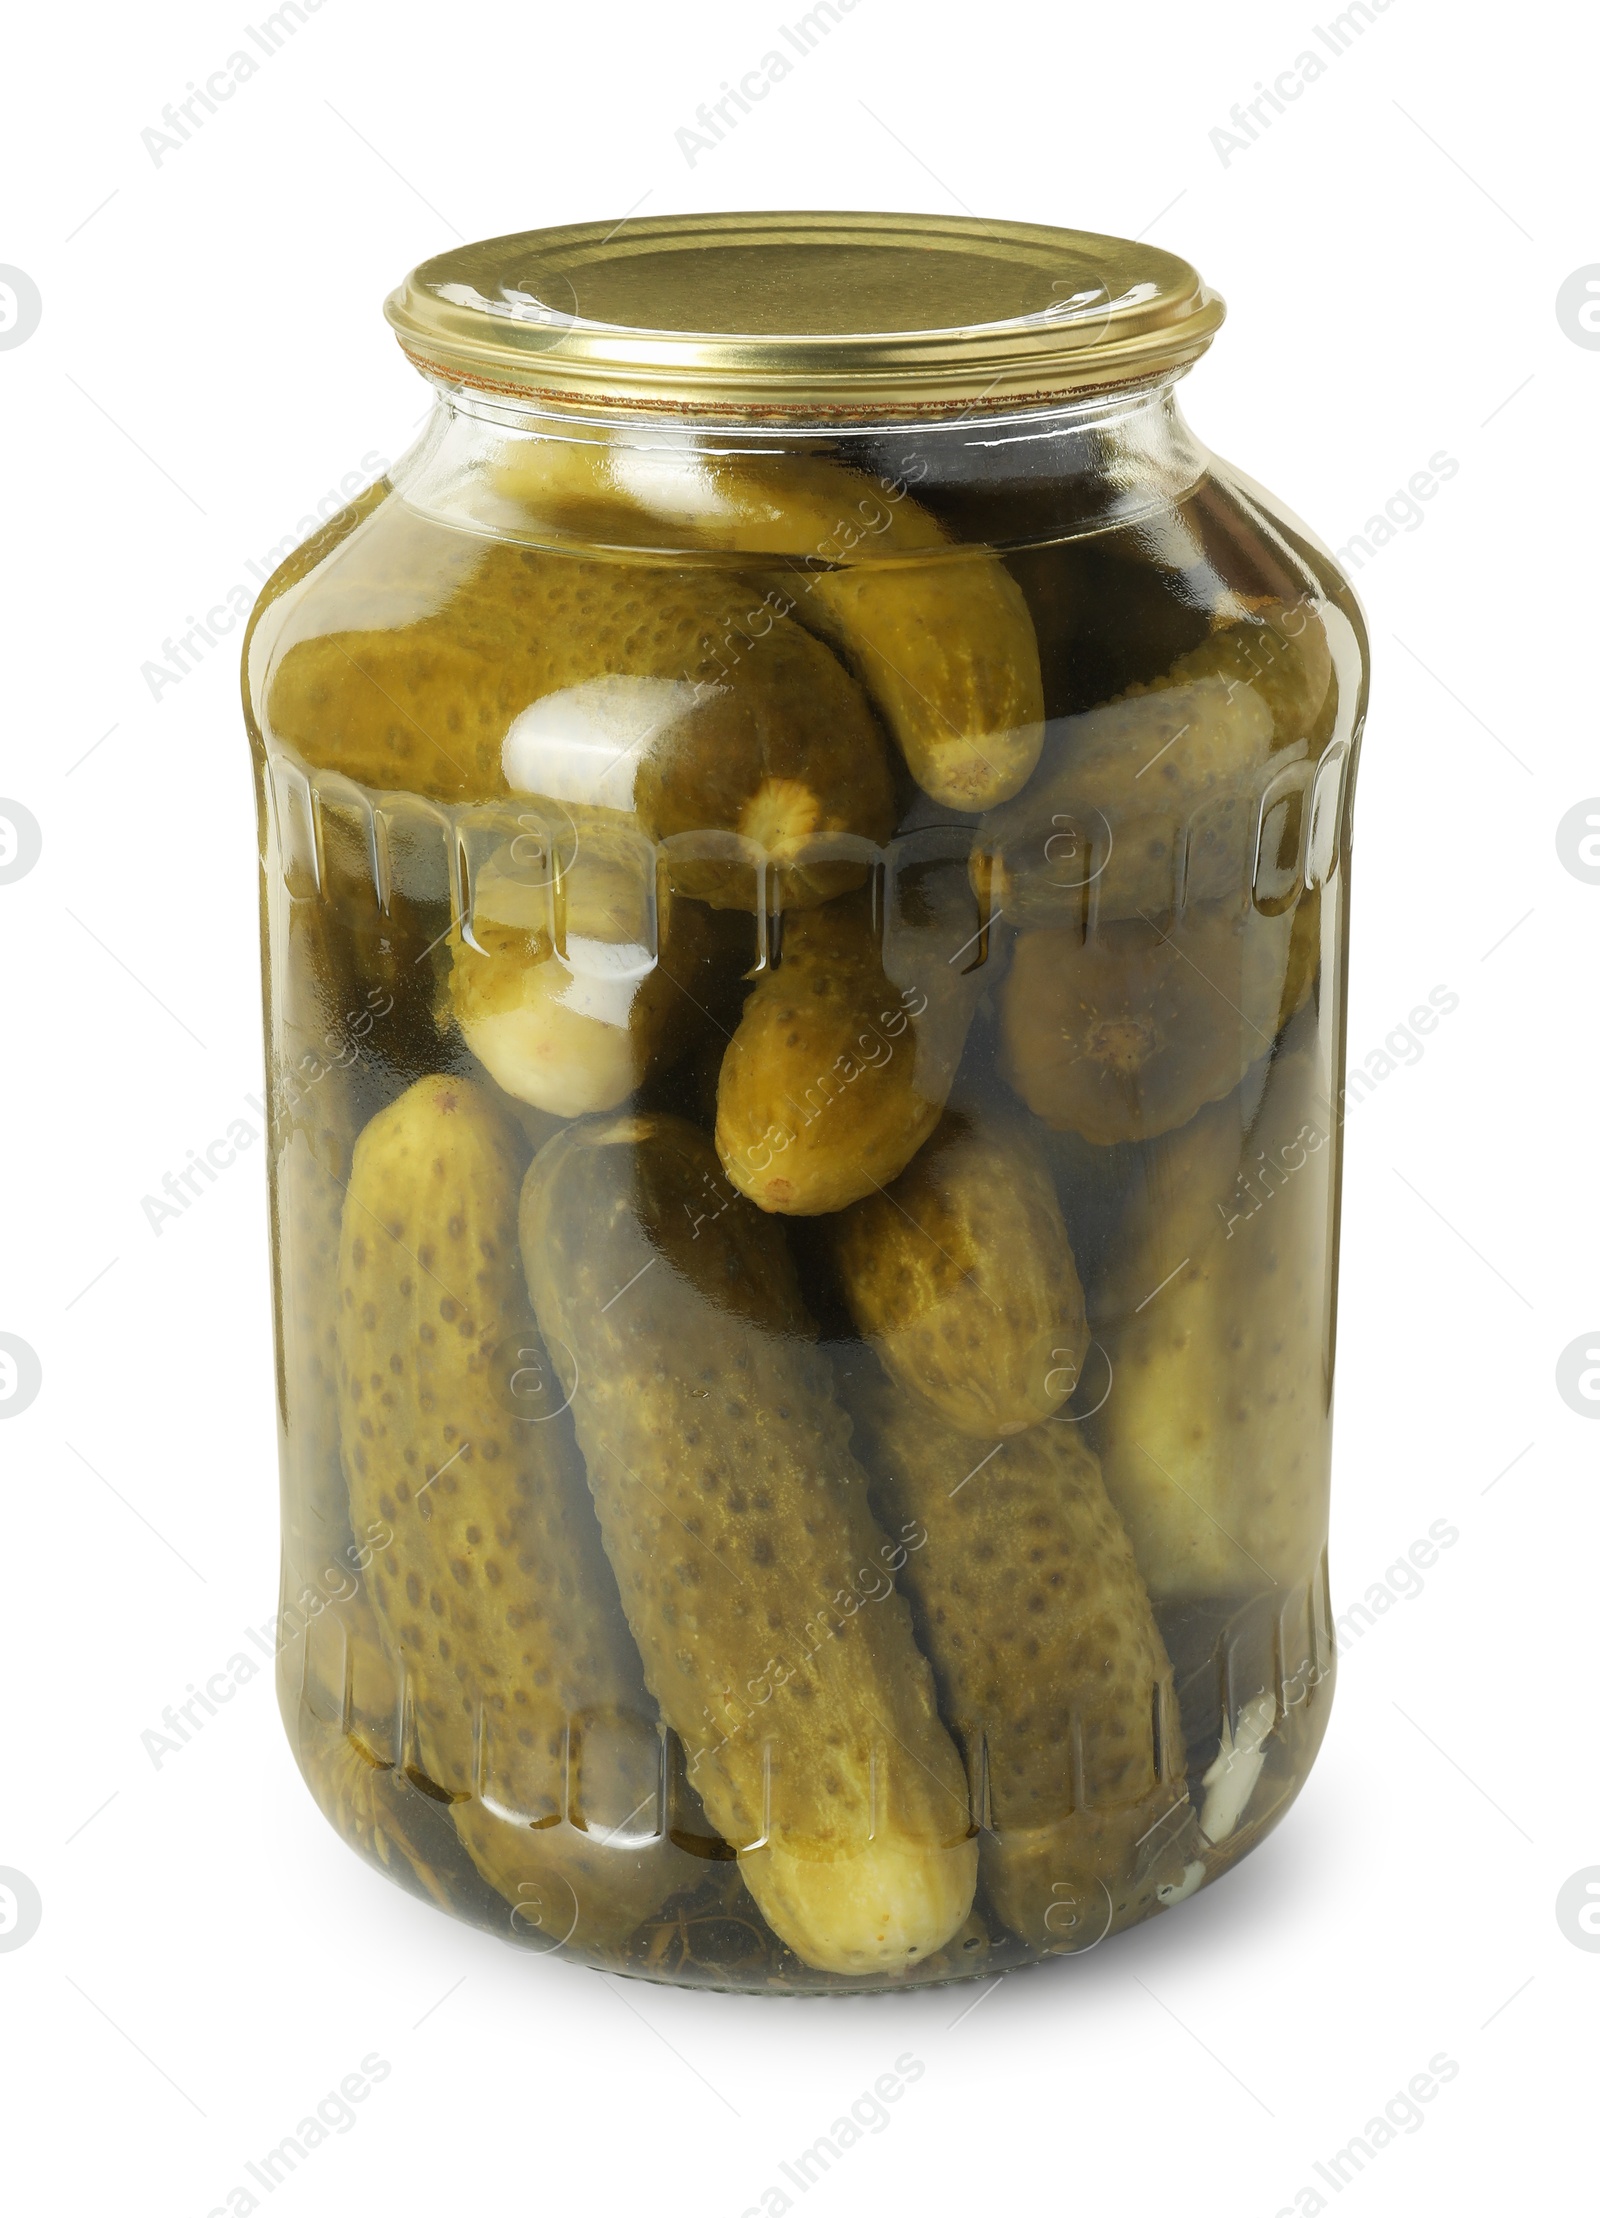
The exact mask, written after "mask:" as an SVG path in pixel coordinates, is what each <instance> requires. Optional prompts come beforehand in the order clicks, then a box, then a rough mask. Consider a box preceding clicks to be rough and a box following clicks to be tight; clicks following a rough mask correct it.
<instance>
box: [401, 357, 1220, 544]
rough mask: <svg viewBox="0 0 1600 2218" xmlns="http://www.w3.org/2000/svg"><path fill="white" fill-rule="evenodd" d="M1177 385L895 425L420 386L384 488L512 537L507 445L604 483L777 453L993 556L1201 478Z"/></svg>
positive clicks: (1102, 521) (1164, 496) (1167, 500)
mask: <svg viewBox="0 0 1600 2218" xmlns="http://www.w3.org/2000/svg"><path fill="white" fill-rule="evenodd" d="M1180 374H1181V373H1174V374H1172V375H1169V376H1164V377H1161V378H1158V379H1148V380H1145V381H1143V382H1141V383H1139V384H1138V385H1131V386H1120V387H1111V388H1105V389H1101V390H1097V391H1095V392H1092V393H1086V394H1078V395H1074V396H1071V397H1069V398H1067V399H1063V400H1061V401H1059V402H1053V403H1052V404H1050V405H1049V406H1047V407H1042V408H1032V409H1026V410H1021V409H1019V410H1010V409H1008V410H1006V411H1003V412H999V411H997V412H995V413H993V414H980V413H975V412H972V411H970V410H969V411H968V412H967V413H965V414H963V415H954V416H950V417H931V418H927V419H924V420H920V421H917V422H915V423H898V424H896V423H884V424H858V423H849V424H842V423H839V422H810V423H782V424H776V423H763V424H748V423H729V424H720V423H706V422H700V421H691V420H685V419H683V418H678V417H671V416H667V415H665V414H655V413H646V412H643V411H638V412H632V413H629V414H627V415H621V414H612V415H598V414H597V415H589V416H584V415H579V414H577V413H575V412H567V411H562V412H560V413H555V412H552V411H549V410H547V409H545V410H541V409H539V408H535V407H531V406H527V405H524V404H523V403H521V402H520V401H518V400H517V399H516V398H515V397H514V396H509V395H506V394H499V393H496V394H488V393H484V392H481V391H476V390H470V389H467V388H464V387H460V386H445V385H443V384H441V383H437V382H435V384H434V389H435V392H436V394H437V404H436V407H435V410H434V413H433V415H432V417H431V418H430V419H429V422H428V425H427V427H426V429H425V430H424V432H423V435H422V437H421V438H420V440H419V441H418V443H417V445H416V446H415V447H414V448H413V449H412V450H411V452H410V453H409V454H408V455H407V456H405V457H404V458H403V460H402V461H401V463H400V464H398V465H397V467H396V469H395V471H394V472H393V482H394V485H395V489H396V491H397V492H398V493H400V494H401V495H402V497H404V498H405V499H406V500H407V501H409V502H411V503H412V504H413V505H414V506H416V507H418V508H420V509H422V510H424V511H425V512H427V513H430V514H432V515H435V516H436V517H438V518H439V520H440V521H444V522H451V523H458V524H462V525H464V526H469V527H471V528H479V529H490V530H493V531H496V532H502V533H507V532H508V533H510V534H511V535H512V536H524V534H523V533H522V532H521V531H520V530H519V527H518V522H517V519H515V518H511V517H508V516H507V515H505V514H504V513H503V512H502V511H501V510H500V509H499V508H498V506H497V504H496V503H495V502H494V500H493V497H492V495H491V494H490V493H489V492H488V489H489V488H491V487H492V486H493V485H495V484H496V483H500V482H503V481H504V479H505V477H506V474H507V472H506V468H505V465H506V462H507V459H508V457H514V455H515V453H516V451H517V449H519V448H521V447H530V446H534V445H537V444H540V443H544V444H547V445H549V444H553V445H555V446H558V447H559V446H581V447H583V448H585V449H588V450H593V449H596V448H599V449H603V450H605V454H606V465H607V467H608V469H609V470H610V471H611V472H612V474H614V475H616V476H618V477H624V476H626V475H627V474H628V470H629V466H630V464H631V462H632V461H633V458H634V457H636V456H646V455H647V456H651V457H653V458H655V459H656V460H658V461H662V462H676V463H680V464H681V465H682V466H683V468H684V469H685V470H686V471H692V470H694V469H696V468H697V467H700V466H714V465H715V464H716V462H718V461H719V460H722V461H733V460H737V461H739V462H742V463H746V464H750V465H753V466H755V467H757V468H769V467H770V468H771V469H772V470H773V471H774V472H775V473H779V472H781V469H782V466H783V463H784V460H785V459H786V458H790V457H792V458H794V459H796V460H803V459H811V460H826V461H828V462H831V463H834V464H838V465H842V466H844V467H846V468H850V469H854V470H857V471H859V472H861V473H862V474H863V475H864V476H866V477H868V478H870V479H872V480H873V481H874V483H875V484H876V485H878V486H879V487H880V488H881V489H882V491H883V493H884V495H885V497H887V498H889V499H891V500H892V499H894V498H896V497H898V496H899V495H900V494H902V493H912V494H914V495H915V496H916V497H917V498H918V499H919V500H920V499H926V500H928V501H930V502H931V503H932V504H933V505H934V506H935V507H940V506H943V507H946V508H949V507H951V506H952V505H953V506H954V508H955V510H956V511H957V512H958V513H959V515H960V517H961V528H960V530H959V532H958V536H959V537H961V538H965V539H969V540H980V541H984V542H986V543H988V544H991V545H996V546H1004V545H1006V544H1020V543H1035V542H1037V541H1038V540H1040V539H1047V538H1056V537H1063V536H1065V537H1081V536H1087V535H1089V534H1092V533H1096V532H1100V531H1108V530H1116V529H1119V528H1122V527H1124V526H1128V525H1132V524H1137V523H1138V522H1140V521H1141V519H1142V518H1144V517H1146V516H1150V515H1156V514H1159V513H1160V512H1162V511H1164V510H1169V509H1170V508H1171V507H1172V506H1173V505H1174V504H1175V503H1177V502H1178V501H1181V500H1182V499H1183V498H1184V497H1185V496H1186V495H1187V494H1188V493H1189V492H1190V491H1191V490H1192V489H1193V487H1194V485H1195V484H1196V483H1197V482H1198V480H1199V479H1200V477H1201V476H1202V474H1203V473H1204V471H1205V469H1206V467H1207V465H1208V463H1209V461H1210V457H1209V455H1208V454H1207V452H1206V450H1205V448H1204V447H1203V446H1202V445H1201V444H1200V443H1199V441H1197V440H1196V439H1195V437H1194V435H1193V433H1192V432H1191V431H1190V429H1189V426H1188V424H1187V423H1186V422H1185V420H1184V417H1183V414H1182V412H1181V410H1180V408H1179V406H1178V399H1177V383H1178V376H1179V375H1180ZM430 382H434V381H432V380H430ZM775 482H776V477H775ZM991 518H992V521H993V528H990V519H991ZM1002 518H1003V519H1004V522H1002ZM638 544H639V546H640V549H641V551H644V549H645V548H646V547H647V546H648V547H649V549H650V551H653V552H657V553H669V552H672V551H674V550H673V548H672V545H671V543H670V540H668V541H660V540H659V539H656V538H650V537H648V536H646V537H641V539H640V540H639V542H638Z"/></svg>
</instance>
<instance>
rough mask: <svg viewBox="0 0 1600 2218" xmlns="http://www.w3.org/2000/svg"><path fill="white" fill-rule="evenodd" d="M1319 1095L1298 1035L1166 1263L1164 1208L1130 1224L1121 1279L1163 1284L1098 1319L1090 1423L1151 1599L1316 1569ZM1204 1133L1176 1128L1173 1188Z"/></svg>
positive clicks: (1322, 1305) (1201, 1174)
mask: <svg viewBox="0 0 1600 2218" xmlns="http://www.w3.org/2000/svg"><path fill="white" fill-rule="evenodd" d="M1326 1100H1327V1094H1326V1089H1325V1085H1324V1083H1323V1081H1322V1078H1321V1076H1320V1075H1319V1072H1318V1069H1317V1066H1316V1064H1315V1062H1314V1060H1313V1057H1312V1055H1311V1053H1310V1052H1309V1051H1308V1050H1307V1049H1305V1048H1297V1049H1295V1050H1294V1051H1293V1052H1291V1053H1290V1054H1288V1055H1286V1056H1284V1057H1282V1058H1280V1059H1279V1060H1278V1061H1277V1062H1276V1063H1275V1064H1274V1066H1273V1068H1272V1070H1271V1072H1270V1074H1269V1077H1268V1081H1267V1089H1266V1095H1265V1099H1264V1101H1263V1104H1262V1107H1261V1111H1260V1114H1259V1116H1258V1118H1257V1120H1256V1123H1255V1126H1254V1128H1253V1130H1252V1131H1251V1133H1250V1135H1249V1137H1248V1139H1247V1140H1246V1142H1245V1144H1244V1148H1243V1152H1242V1156H1241V1159H1240V1164H1239V1169H1238V1172H1237V1174H1236V1176H1235V1178H1234V1179H1233V1180H1232V1182H1231V1183H1230V1185H1229V1187H1228V1189H1227V1191H1226V1193H1225V1194H1224V1196H1223V1199H1222V1203H1221V1206H1220V1207H1218V1206H1217V1205H1216V1203H1215V1201H1213V1203H1212V1215H1211V1221H1210V1223H1209V1225H1208V1226H1207V1227H1206V1228H1205V1236H1204V1237H1203V1238H1202V1239H1197V1240H1196V1242H1195V1246H1194V1250H1193V1253H1192V1254H1191V1255H1190V1256H1188V1258H1187V1259H1186V1260H1185V1261H1184V1263H1183V1266H1182V1268H1181V1269H1180V1270H1178V1272H1177V1273H1176V1275H1175V1276H1174V1275H1172V1272H1173V1256H1172V1241H1171V1235H1170V1232H1169V1231H1168V1230H1167V1228H1165V1227H1164V1225H1163V1223H1162V1221H1161V1218H1160V1214H1159V1212H1155V1213H1142V1214H1144V1222H1143V1224H1142V1225H1136V1226H1135V1227H1132V1228H1130V1229H1131V1230H1132V1232H1133V1234H1134V1237H1133V1238H1132V1239H1131V1240H1130V1243H1129V1249H1128V1257H1127V1261H1126V1264H1125V1266H1124V1269H1125V1271H1126V1275H1127V1279H1128V1282H1129V1283H1130V1284H1137V1283H1142V1284H1143V1285H1144V1286H1145V1287H1146V1289H1148V1290H1154V1289H1156V1288H1158V1287H1159V1288H1160V1291H1159V1292H1155V1293H1154V1298H1153V1299H1150V1300H1148V1301H1147V1302H1146V1303H1145V1305H1144V1306H1142V1307H1141V1308H1139V1309H1138V1311H1137V1312H1136V1313H1135V1314H1132V1315H1129V1316H1127V1317H1126V1319H1125V1320H1124V1322H1122V1323H1121V1324H1120V1325H1118V1326H1116V1327H1114V1328H1113V1329H1111V1330H1109V1331H1108V1333H1107V1336H1106V1342H1105V1345H1106V1348H1107V1352H1108V1354H1109V1356H1110V1358H1111V1366H1112V1378H1113V1383H1112V1388H1111V1392H1110V1394H1109V1396H1108V1397H1107V1399H1106V1402H1105V1406H1104V1407H1103V1409H1101V1411H1100V1412H1099V1413H1098V1415H1097V1416H1096V1417H1095V1418H1094V1419H1093V1420H1092V1424H1091V1430H1092V1431H1093V1433H1094V1435H1095V1439H1096V1444H1097V1446H1098V1448H1099V1451H1100V1457H1101V1461H1102V1463H1103V1465H1104V1469H1105V1479H1106V1486H1107V1489H1108V1491H1109V1493H1110V1495H1111V1499H1112V1500H1113V1501H1114V1502H1115V1503H1116V1505H1117V1508H1118V1510H1119V1511H1120V1513H1121V1515H1122V1518H1123V1521H1124V1523H1125V1524H1126V1526H1127V1528H1128V1533H1129V1536H1130V1538H1131V1539H1132V1542H1133V1546H1134V1551H1135V1553H1136V1555H1137V1556H1138V1559H1139V1565H1140V1569H1141V1570H1142V1571H1143V1573H1144V1575H1145V1579H1146V1582H1147V1583H1148V1585H1149V1588H1150V1591H1151V1593H1152V1595H1154V1597H1155V1599H1156V1600H1157V1602H1166V1601H1182V1600H1187V1599H1193V1598H1199V1597H1213V1598H1214V1597H1228V1596H1237V1595H1246V1594H1252V1593H1264V1592H1267V1591H1269V1590H1271V1589H1273V1588H1282V1589H1284V1590H1288V1589H1290V1588H1291V1587H1293V1586H1295V1585H1297V1584H1299V1583H1300V1582H1303V1581H1306V1580H1308V1579H1310V1578H1312V1577H1313V1576H1314V1574H1315V1571H1316V1565H1317V1560H1318V1556H1319V1553H1320V1550H1321V1547H1322V1536H1323V1534H1324V1532H1325V1531H1326V1518H1327V1489H1328V1453H1329V1421H1330V1393H1331V1379H1332V1359H1333V1351H1332V1311H1331V1295H1330V1291H1329V1263H1330V1253H1331V1242H1332V1239H1333V1230H1334V1190H1335V1189H1334V1146H1333V1143H1332V1140H1331V1138H1330V1136H1329V1125H1328V1119H1327V1114H1326V1107H1325V1104H1326ZM1216 1139H1217V1134H1216V1132H1215V1131H1214V1130H1213V1129H1210V1128H1209V1127H1208V1125H1207V1123H1206V1121H1205V1120H1201V1119H1196V1121H1195V1123H1194V1125H1193V1126H1191V1127H1190V1128H1189V1131H1188V1133H1187V1134H1186V1135H1184V1134H1180V1135H1178V1136H1177V1140H1176V1142H1175V1144H1174V1149H1173V1155H1172V1159H1171V1162H1170V1164H1169V1171H1168V1175H1169V1178H1170V1180H1171V1182H1172V1183H1173V1184H1174V1185H1175V1186H1179V1187H1182V1186H1185V1185H1188V1184H1190V1183H1194V1184H1197V1185H1202V1186H1203V1185H1205V1184H1206V1183H1207V1182H1208V1181H1210V1180H1212V1179H1214V1176H1215V1171H1216V1163H1215V1156H1214V1150H1215V1143H1216ZM1196 1229H1197V1230H1198V1228H1196ZM1163 1279H1165V1280H1166V1283H1165V1284H1164V1285H1163V1284H1162V1281H1163Z"/></svg>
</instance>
